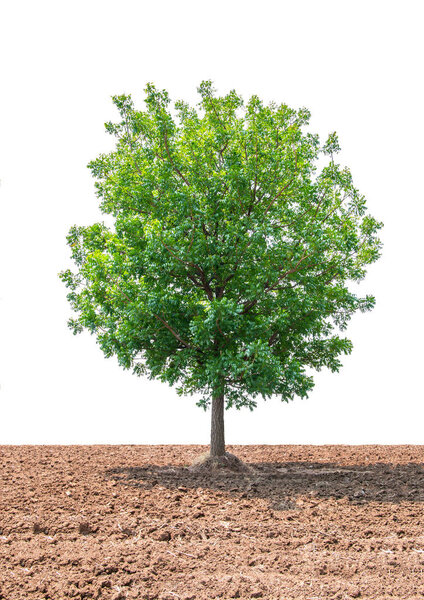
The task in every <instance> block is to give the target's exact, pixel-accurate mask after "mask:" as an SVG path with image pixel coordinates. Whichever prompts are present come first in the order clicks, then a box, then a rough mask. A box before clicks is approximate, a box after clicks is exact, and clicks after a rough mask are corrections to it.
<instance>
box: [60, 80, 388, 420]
mask: <svg viewBox="0 0 424 600" xmlns="http://www.w3.org/2000/svg"><path fill="white" fill-rule="evenodd" d="M145 91H146V99H145V103H146V109H145V110H144V111H143V110H137V109H136V108H135V107H134V104H133V101H132V99H131V96H125V95H122V96H115V97H114V98H113V102H114V104H115V105H116V107H117V109H118V110H119V114H120V120H119V122H117V123H107V124H106V129H107V131H108V132H109V133H110V134H112V135H113V136H115V137H116V149H115V150H114V151H113V152H110V153H108V154H102V155H100V156H99V157H98V158H97V159H96V160H94V161H92V162H91V163H90V164H89V168H90V169H91V172H92V174H93V176H94V178H95V179H96V183H95V186H96V189H97V195H98V197H99V199H100V209H101V210H102V212H103V213H106V214H110V215H113V217H114V227H113V228H112V229H110V228H108V227H106V226H105V224H103V223H95V224H93V225H91V226H88V227H81V226H73V227H72V228H71V229H70V232H69V235H68V237H67V240H68V244H69V245H70V247H71V249H72V259H73V261H74V262H75V264H76V266H77V271H76V272H72V271H71V270H65V271H62V272H61V273H60V277H61V279H62V280H63V281H64V282H65V283H66V285H67V286H68V287H69V288H70V293H69V294H68V296H67V298H68V300H69V301H70V304H71V306H72V308H73V310H74V311H75V312H76V314H77V316H76V318H72V319H70V320H69V323H68V324H69V326H70V327H71V329H72V330H73V332H74V333H78V332H81V331H82V330H83V329H87V330H89V331H90V332H91V333H93V334H95V335H96V337H97V341H98V343H99V345H100V347H101V349H102V351H103V352H104V354H105V356H106V357H110V356H112V355H115V356H116V357H117V359H118V361H119V364H120V365H122V366H123V367H124V368H126V369H132V370H133V371H134V373H136V374H137V375H142V374H147V375H149V376H150V378H159V379H160V380H162V381H165V382H168V383H169V384H170V385H174V384H177V385H178V387H177V391H178V393H179V394H193V393H196V394H199V395H200V400H199V402H198V404H199V405H200V406H203V407H204V408H206V407H207V406H208V405H209V404H210V403H211V401H212V399H213V398H214V397H220V398H221V399H222V398H225V403H226V407H227V408H229V407H231V406H235V407H236V408H240V407H242V406H247V407H249V408H250V409H253V408H254V407H255V406H256V400H255V398H256V397H257V396H262V397H263V398H265V399H266V398H268V397H270V396H271V395H277V396H279V397H280V398H281V399H282V400H284V401H288V400H290V399H293V397H294V396H300V397H306V396H307V395H308V392H309V391H310V390H311V389H312V387H313V378H312V375H311V374H310V373H311V369H313V370H320V369H321V368H322V367H327V368H328V369H330V370H331V371H338V370H339V368H340V366H341V362H340V356H341V355H342V354H348V353H350V352H351V350H352V344H351V342H350V341H349V340H348V339H346V338H345V337H341V336H340V335H339V334H338V333H337V332H336V330H337V329H338V330H343V329H345V328H346V325H347V323H348V321H349V319H350V318H351V316H352V315H353V314H354V313H355V311H357V310H360V311H367V310H370V309H371V308H372V307H373V305H374V302H375V300H374V298H373V297H372V296H365V297H359V296H358V295H357V294H355V293H353V292H352V291H351V290H350V289H349V287H348V283H349V281H356V282H358V281H360V280H361V279H363V277H364V276H365V268H366V265H368V264H370V263H373V262H374V261H375V260H377V258H378V257H379V255H380V247H381V243H380V241H379V239H378V237H377V232H378V230H379V229H380V228H381V226H382V224H381V223H380V222H378V221H377V220H376V219H374V218H373V217H372V216H370V215H369V214H368V213H367V209H366V204H365V198H364V196H363V195H361V194H360V193H359V191H358V190H357V189H356V187H355V186H354V184H353V181H352V176H351V173H350V171H349V170H348V169H347V168H342V167H341V166H340V165H338V164H337V163H336V162H335V160H334V157H335V155H336V154H337V152H338V151H339V150H340V148H339V144H338V139H337V136H336V134H335V133H333V134H331V135H330V136H329V137H328V140H327V141H326V142H325V143H324V144H321V143H320V140H319V137H318V135H315V134H312V133H310V132H307V131H306V129H307V128H306V126H307V124H308V121H309V118H310V113H309V111H308V110H306V109H304V108H302V109H299V110H294V109H292V108H289V107H288V106H287V105H285V104H276V103H270V104H268V105H265V104H264V103H263V102H262V101H261V100H260V99H259V98H258V97H257V96H252V97H251V98H250V100H249V101H248V102H247V103H244V102H243V99H242V98H241V96H240V95H238V94H237V93H236V92H235V91H231V92H230V93H229V94H227V95H225V96H221V97H219V96H217V95H216V94H215V90H214V89H213V87H212V83H211V82H210V81H204V82H202V83H201V85H200V87H199V88H198V92H199V94H200V102H199V104H198V110H196V109H195V108H192V107H190V106H189V105H188V104H187V103H185V102H183V101H178V102H176V103H175V105H174V109H173V110H171V109H170V99H169V96H168V93H167V92H166V91H165V90H163V91H160V90H158V89H156V87H155V86H154V85H152V84H148V85H147V87H146V90H145ZM322 157H325V158H326V160H325V161H322V160H320V161H319V162H320V164H322V163H323V162H325V164H324V166H322V168H320V169H318V168H317V163H318V159H321V158H322Z"/></svg>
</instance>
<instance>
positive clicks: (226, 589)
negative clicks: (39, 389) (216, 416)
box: [0, 445, 424, 600]
mask: <svg viewBox="0 0 424 600" xmlns="http://www.w3.org/2000/svg"><path fill="white" fill-rule="evenodd" d="M206 450H207V447H206V446H134V445H129V446H0V455H1V465H2V466H1V471H0V564H1V569H0V598H1V599H2V600H42V599H50V600H61V599H65V598H76V599H83V598H86V599H88V600H95V599H101V600H112V599H113V600H118V599H122V600H123V599H125V598H128V599H137V600H153V599H159V600H178V599H181V600H190V599H192V600H212V599H218V598H220V599H222V600H227V599H230V598H240V599H241V600H247V599H249V600H250V599H251V598H263V599H278V600H294V599H302V600H319V599H324V598H335V599H340V600H345V599H350V598H361V599H364V598H367V599H370V598H372V599H375V598H378V599H385V598H399V599H400V598H402V599H408V600H413V599H418V598H424V510H423V506H424V504H423V502H424V465H423V461H424V446H228V451H229V452H232V453H234V454H236V455H237V456H239V457H240V458H241V459H243V460H245V461H246V462H247V463H249V464H250V465H251V466H252V467H253V468H254V473H253V474H252V473H248V474H246V473H237V474H225V473H221V472H217V473H214V474H213V475H205V474H203V473H201V474H199V473H193V472H190V471H189V470H188V469H187V466H188V465H189V464H191V462H192V461H193V459H194V458H195V457H196V456H198V455H200V454H202V453H204V452H205V451H206Z"/></svg>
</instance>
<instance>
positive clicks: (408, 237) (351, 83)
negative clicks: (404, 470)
mask: <svg viewBox="0 0 424 600" xmlns="http://www.w3.org/2000/svg"><path fill="white" fill-rule="evenodd" d="M422 6H423V5H422V3H421V2H408V1H405V0H404V1H403V2H390V1H384V2H380V1H376V0H374V1H372V0H366V1H362V0H359V1H358V0H355V1H340V0H336V1H334V2H333V1H324V0H320V1H316V0H312V1H310V2H309V1H299V0H296V2H294V1H292V0H290V1H284V0H282V1H280V2H277V1H276V2H272V1H266V0H261V2H259V1H258V2H250V1H245V0H244V1H238V0H237V1H231V0H227V1H222V0H214V2H202V1H200V0H196V1H186V0H179V1H178V2H177V1H173V0H172V1H171V0H169V1H166V2H160V1H157V2H142V1H138V2H136V1H122V0H121V1H120V2H108V1H105V0H102V1H89V0H88V1H86V2H79V1H76V2H75V1H74V2H67V3H65V2H57V1H52V2H46V1H42V0H41V1H40V0H38V1H37V2H29V1H27V2H19V1H17V0H14V1H13V2H12V1H9V2H7V1H6V2H3V3H2V5H1V10H0V56H1V72H0V74H1V75H0V76H1V79H0V86H1V94H0V120H1V123H0V126H1V129H0V179H1V186H0V262H1V264H0V269H1V270H0V316H1V323H0V346H1V355H0V443H3V444H4V443H13V444H21V443H41V444H50V443H84V444H85V443H136V444H151V443H205V444H206V443H208V442H209V418H210V413H209V411H208V412H206V413H205V412H204V411H203V410H202V409H200V408H198V407H197V406H195V401H196V398H195V397H188V398H179V397H178V396H177V394H176V393H175V390H174V389H172V388H169V387H168V386H167V385H166V384H162V383H160V382H152V381H149V380H147V379H141V378H137V377H135V376H133V375H132V374H131V373H130V372H129V371H123V370H122V369H121V368H120V367H119V366H118V365H117V362H116V359H115V358H111V359H108V360H106V359H105V358H104V356H103V354H102V352H101V351H100V349H99V347H98V346H97V345H96V342H95V338H94V336H93V337H91V336H90V335H89V334H85V333H84V334H82V335H80V336H75V337H74V336H73V335H72V333H71V331H70V330H69V329H68V328H67V326H66V321H67V319H68V318H69V317H70V316H71V310H70V307H69V305H68V302H67V300H66V293H67V291H66V288H65V286H64V284H63V283H62V282H61V281H60V280H59V278H58V276H57V273H58V272H59V271H61V270H62V269H65V268H68V267H71V266H72V263H71V261H70V258H69V248H68V246H67V245H66V234H67V232H68V230H69V228H70V226H71V225H73V224H86V225H88V224H90V223H93V222H95V221H101V220H103V219H104V217H103V215H101V213H100V212H99V211H98V208H97V207H98V204H97V202H98V201H97V199H96V197H95V194H94V186H93V180H92V178H91V175H90V172H89V170H88V169H87V168H86V164H87V163H88V162H89V161H90V160H92V159H94V158H95V157H96V156H97V155H98V154H99V153H100V152H104V151H108V150H111V149H112V143H113V140H112V138H111V137H110V136H108V135H107V134H106V133H105V131H104V126H103V124H104V122H105V121H108V120H115V119H117V112H116V110H115V108H114V106H113V105H112V102H111V100H110V96H111V95H113V94H121V93H131V94H132V95H133V97H134V99H135V101H136V103H137V104H138V106H139V107H140V108H142V107H143V103H142V98H143V97H144V94H143V89H144V87H145V85H146V83H147V82H149V81H151V82H153V83H155V84H156V85H157V86H158V87H160V88H165V89H167V90H168V92H169V93H170V96H171V98H172V99H173V100H177V99H179V98H182V99H185V100H187V101H189V102H190V103H192V104H194V103H195V102H197V101H198V96H197V92H196V88H197V86H198V85H199V83H200V82H201V81H202V80H203V79H212V80H213V81H214V85H215V87H216V88H217V90H218V92H219V93H220V94H224V93H227V92H228V91H229V90H230V89H236V90H237V92H239V93H241V94H242V95H243V97H244V98H245V99H247V98H248V97H249V96H250V95H251V94H254V93H256V94H258V95H259V96H260V97H261V98H263V99H264V100H265V101H270V100H275V101H276V102H285V103H287V104H289V105H290V106H293V107H294V108H298V107H301V106H306V107H307V108H309V109H310V110H311V111H312V120H311V127H310V129H311V131H314V132H318V133H320V135H321V136H322V138H324V137H325V136H326V135H327V134H328V133H329V132H331V131H334V130H336V131H337V132H338V134H339V139H340V143H341V146H342V150H343V151H342V154H341V155H340V161H341V162H342V164H346V165H348V166H349V167H350V169H351V171H352V175H353V178H354V182H355V185H356V186H357V187H358V188H359V189H360V191H361V192H362V193H363V194H365V196H366V197H367V199H368V207H369V210H370V212H371V214H373V215H374V216H375V217H376V218H378V219H380V220H382V221H384V223H385V227H384V229H383V230H382V234H381V236H382V239H383V242H384V250H383V257H382V258H381V259H380V261H378V262H377V263H375V264H374V265H372V266H371V267H370V269H369V275H368V277H367V278H366V280H365V281H364V282H363V283H361V285H360V290H361V292H362V293H363V294H366V293H372V294H374V295H375V296H376V298H377V304H376V308H375V309H374V310H373V311H372V312H370V313H367V314H365V315H363V314H359V315H357V316H355V318H354V319H353V320H352V322H351V325H350V327H349V330H348V336H349V337H350V338H351V339H352V341H353V343H354V351H353V354H352V355H351V356H349V357H346V358H345V359H344V365H345V366H344V368H343V369H342V370H341V372H340V373H339V374H331V373H324V372H322V373H319V374H317V376H316V387H315V390H314V391H313V392H312V394H311V396H310V398H309V399H308V400H295V401H294V402H292V403H290V404H285V403H281V402H280V401H279V400H278V399H276V398H275V399H273V400H271V401H267V402H264V401H262V400H259V402H258V408H257V409H256V411H254V412H253V413H251V412H249V411H248V409H244V410H242V411H236V410H235V409H232V410H230V411H228V412H227V413H226V438H227V443H265V444H266V443H269V444H284V443H302V444H309V443H314V444H320V443H344V444H351V443H424V429H423V417H424V408H423V388H422V364H423V350H422V341H423V333H424V331H423V295H422V280H423V274H424V270H423V250H422V240H421V234H422V228H423V216H424V213H423V200H424V198H423V187H424V186H423V158H424V157H423V134H424V130H423V129H424V128H423V114H422V113H423V106H424V95H423V89H422V87H421V84H422V64H423V58H424V56H423V43H422V37H423V36H422V23H423V16H424V15H423V11H422Z"/></svg>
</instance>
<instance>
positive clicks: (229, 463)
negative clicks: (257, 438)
mask: <svg viewBox="0 0 424 600" xmlns="http://www.w3.org/2000/svg"><path fill="white" fill-rule="evenodd" d="M189 471H191V472H192V473H211V472H212V473H214V472H217V471H221V472H226V471H231V472H233V473H253V472H254V470H253V468H252V467H250V466H249V465H247V464H246V463H244V462H243V461H242V460H240V459H239V458H237V456H235V455H234V454H230V453H229V452H226V453H225V454H224V455H223V456H211V455H210V454H209V453H206V454H202V455H201V456H198V457H197V458H196V459H195V460H194V461H193V464H192V465H191V466H190V467H189Z"/></svg>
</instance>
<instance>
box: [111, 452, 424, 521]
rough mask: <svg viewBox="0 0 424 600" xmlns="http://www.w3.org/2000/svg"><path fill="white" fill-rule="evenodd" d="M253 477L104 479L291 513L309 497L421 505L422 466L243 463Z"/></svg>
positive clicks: (122, 475)
mask: <svg viewBox="0 0 424 600" xmlns="http://www.w3.org/2000/svg"><path fill="white" fill-rule="evenodd" d="M248 464H249V466H250V467H253V470H254V472H253V473H252V474H245V473H223V472H222V473H221V472H216V473H210V474H208V475H205V474H196V473H192V472H191V471H190V470H189V469H188V468H187V467H181V466H172V465H169V466H157V465H151V464H150V465H148V466H145V467H120V468H114V469H109V470H108V471H106V477H107V478H108V479H113V480H115V481H116V482H117V483H120V484H123V485H126V486H136V487H139V488H142V489H144V490H149V489H152V488H153V487H154V486H163V487H165V488H167V489H169V490H175V492H177V490H178V488H181V490H180V491H182V492H184V491H186V490H188V489H210V490H215V491H219V492H224V493H228V494H229V495H231V496H234V497H238V498H265V499H267V500H269V501H270V508H272V509H274V510H293V509H296V508H297V506H296V500H297V499H298V498H299V497H301V496H303V497H304V496H305V495H307V496H310V497H311V499H314V500H317V501H318V502H319V501H321V499H322V500H324V499H326V498H330V497H332V498H348V500H349V501H350V502H352V503H355V504H364V503H366V502H372V501H374V502H375V501H376V502H391V503H399V502H404V501H409V502H424V465H423V464H421V463H408V464H403V465H392V464H384V463H376V464H371V465H370V464H367V465H351V466H343V467H342V466H340V465H337V464H336V463H319V462H281V463H277V462H274V463H248ZM177 493H178V492H177Z"/></svg>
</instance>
